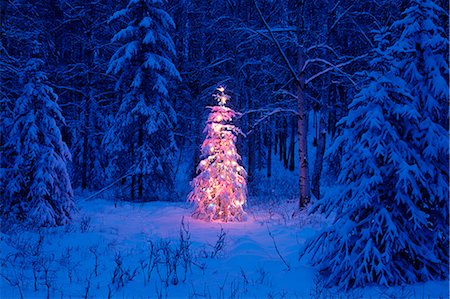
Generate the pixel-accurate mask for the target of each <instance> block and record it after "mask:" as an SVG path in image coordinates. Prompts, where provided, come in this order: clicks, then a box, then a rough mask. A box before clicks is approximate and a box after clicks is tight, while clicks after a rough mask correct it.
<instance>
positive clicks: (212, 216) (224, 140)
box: [188, 87, 247, 222]
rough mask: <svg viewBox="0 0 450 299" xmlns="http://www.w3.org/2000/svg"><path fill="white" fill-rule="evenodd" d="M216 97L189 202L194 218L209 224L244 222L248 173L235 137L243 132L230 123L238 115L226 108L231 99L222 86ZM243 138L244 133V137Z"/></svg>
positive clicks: (207, 124)
mask: <svg viewBox="0 0 450 299" xmlns="http://www.w3.org/2000/svg"><path fill="white" fill-rule="evenodd" d="M217 91H218V92H217V93H216V94H215V95H214V97H215V98H216V100H217V101H218V105H217V106H214V107H209V108H211V113H210V114H209V116H208V120H207V121H206V128H205V130H204V133H206V134H207V135H206V139H205V141H204V142H203V144H202V147H201V153H202V158H203V160H202V161H200V164H199V165H198V168H197V171H198V172H199V174H198V176H197V177H195V178H194V180H193V181H192V182H191V185H192V187H193V188H194V189H193V190H192V192H191V193H190V194H189V197H188V200H189V201H190V202H194V203H195V206H196V209H195V211H194V213H193V216H194V217H196V218H199V219H204V220H208V221H213V220H219V221H225V222H227V221H242V220H244V219H245V212H244V210H243V206H244V204H245V202H246V197H247V182H246V176H247V172H246V171H245V169H244V167H242V166H241V165H239V163H238V161H240V160H241V156H240V155H239V154H238V152H237V150H236V145H235V142H236V137H237V135H238V134H242V131H241V130H240V129H239V128H237V127H235V126H234V125H233V124H231V121H232V120H233V117H235V116H236V115H238V113H236V112H235V111H233V110H232V109H230V108H229V107H226V106H225V104H226V103H227V101H228V99H229V96H228V95H226V94H225V92H224V91H225V90H224V88H223V87H219V88H217ZM242 135H243V134H242Z"/></svg>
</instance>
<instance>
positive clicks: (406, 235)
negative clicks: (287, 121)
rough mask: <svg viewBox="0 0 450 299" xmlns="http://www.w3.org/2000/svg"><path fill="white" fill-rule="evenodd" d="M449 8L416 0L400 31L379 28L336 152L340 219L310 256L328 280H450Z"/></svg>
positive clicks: (329, 205)
mask: <svg viewBox="0 0 450 299" xmlns="http://www.w3.org/2000/svg"><path fill="white" fill-rule="evenodd" d="M440 10H441V9H440V8H439V7H438V6H436V5H435V4H434V3H433V2H432V1H424V0H414V1H412V2H411V5H410V7H409V8H408V9H407V10H406V11H405V12H404V14H403V15H404V18H403V19H402V20H400V21H398V22H396V23H395V24H394V27H393V28H392V29H393V32H388V31H387V30H382V31H380V32H378V34H377V41H378V43H379V47H378V49H377V50H376V54H375V58H374V59H373V60H372V68H373V70H372V71H370V72H367V73H365V75H366V78H367V82H366V85H365V87H364V88H363V89H362V90H361V91H360V92H359V93H358V94H357V96H356V97H355V99H354V100H353V102H352V103H351V105H350V107H349V108H350V111H349V114H348V116H347V117H344V118H343V119H342V121H341V125H342V126H343V131H342V134H341V135H340V136H339V137H338V138H337V139H336V141H335V142H334V145H333V147H332V148H331V150H330V152H331V153H337V152H338V151H339V150H341V149H342V151H343V156H342V160H341V172H340V174H339V178H338V181H339V183H340V184H342V186H343V189H342V190H341V192H340V193H339V194H338V195H337V197H333V198H331V197H328V198H327V199H325V200H324V201H323V202H319V204H320V206H321V207H322V208H323V209H324V210H325V212H326V213H327V214H330V213H333V212H335V213H336V218H335V221H334V223H333V225H332V226H331V227H329V228H328V229H326V230H325V231H324V232H322V233H321V234H320V235H319V236H317V237H316V238H315V239H314V240H313V241H312V242H310V243H309V244H308V245H307V246H306V249H305V252H304V253H303V254H305V253H310V254H311V256H312V261H313V263H314V264H315V265H317V266H318V268H319V271H320V273H321V274H322V275H323V277H324V280H325V283H326V285H327V286H334V285H336V286H339V287H341V288H345V289H348V288H351V287H359V286H365V285H367V284H371V283H377V284H381V285H386V286H392V285H402V284H405V283H415V282H420V281H427V280H436V279H446V278H448V250H449V247H448V235H449V228H448V219H449V218H448V208H449V207H448V191H449V188H448V187H449V184H448V175H449V171H448V163H449V160H448V150H449V146H448V142H449V139H448V131H447V130H446V127H447V124H448V111H447V109H448V107H447V104H448V88H449V87H448V84H447V80H446V78H447V77H448V65H447V62H446V60H445V53H446V52H448V41H447V40H446V39H445V38H444V37H443V35H444V33H443V32H442V31H441V30H440V29H439V28H440V27H439V26H436V24H437V23H438V22H439V19H438V16H437V15H438V14H439V13H440ZM397 33H398V34H399V37H398V38H397V35H396V34H397ZM390 37H391V38H392V40H396V41H395V42H394V43H391V42H390V41H389V38H390Z"/></svg>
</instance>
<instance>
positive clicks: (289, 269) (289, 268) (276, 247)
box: [267, 226, 291, 271]
mask: <svg viewBox="0 0 450 299" xmlns="http://www.w3.org/2000/svg"><path fill="white" fill-rule="evenodd" d="M267 231H268V232H269V236H270V237H271V238H272V241H273V245H274V246H275V250H276V251H277V254H278V256H279V257H280V259H281V260H282V261H283V263H284V264H285V265H286V267H287V270H288V271H291V266H290V265H289V264H288V263H287V262H286V260H285V259H284V258H283V256H282V255H281V253H280V250H278V246H277V242H275V238H274V236H273V235H272V232H271V231H270V229H269V226H267Z"/></svg>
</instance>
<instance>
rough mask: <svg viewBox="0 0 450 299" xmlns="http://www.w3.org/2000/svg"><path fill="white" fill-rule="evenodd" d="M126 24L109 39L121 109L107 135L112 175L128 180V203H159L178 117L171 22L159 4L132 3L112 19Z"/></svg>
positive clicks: (166, 187) (168, 183)
mask: <svg viewBox="0 0 450 299" xmlns="http://www.w3.org/2000/svg"><path fill="white" fill-rule="evenodd" d="M116 19H117V20H120V21H121V22H122V23H124V24H126V25H125V27H124V28H123V29H121V30H120V31H119V32H117V33H116V34H115V36H114V38H113V39H112V41H113V42H115V43H117V44H118V45H119V48H118V50H117V51H116V52H115V54H114V55H113V56H112V58H111V61H110V63H109V69H108V72H110V73H113V74H117V75H119V81H118V84H117V86H118V91H120V92H121V93H122V94H123V96H122V97H121V101H120V106H119V109H118V111H117V113H116V117H115V120H114V123H113V124H112V127H111V129H110V130H109V132H108V133H107V134H106V136H105V139H104V144H105V146H106V149H107V152H108V155H109V160H110V161H109V162H110V167H109V171H110V176H111V177H112V178H116V179H117V178H118V177H121V176H123V175H128V176H129V177H130V184H131V188H130V190H131V191H130V197H131V198H130V199H131V200H134V199H136V196H137V197H138V198H139V199H141V200H142V199H144V194H145V199H147V200H148V199H163V198H167V197H168V196H170V194H171V190H172V188H173V179H174V178H173V161H174V154H175V152H176V150H177V146H176V143H175V138H174V127H175V125H176V121H177V118H176V113H175V111H174V109H173V108H172V106H171V104H170V102H169V101H168V97H169V83H170V80H172V79H179V78H180V77H179V73H178V71H177V69H176V68H175V66H174V64H173V62H172V60H171V57H173V56H174V55H175V47H174V43H173V41H172V38H171V37H170V35H169V30H170V29H171V28H172V27H174V23H173V21H172V18H171V17H170V16H169V14H168V13H167V12H166V11H164V10H163V8H162V1H160V0H130V1H129V3H128V5H127V7H126V8H124V9H122V10H120V11H118V12H116V13H114V15H113V16H112V17H111V21H113V20H116Z"/></svg>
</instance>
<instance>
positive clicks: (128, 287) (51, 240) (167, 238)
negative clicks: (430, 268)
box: [0, 197, 449, 298]
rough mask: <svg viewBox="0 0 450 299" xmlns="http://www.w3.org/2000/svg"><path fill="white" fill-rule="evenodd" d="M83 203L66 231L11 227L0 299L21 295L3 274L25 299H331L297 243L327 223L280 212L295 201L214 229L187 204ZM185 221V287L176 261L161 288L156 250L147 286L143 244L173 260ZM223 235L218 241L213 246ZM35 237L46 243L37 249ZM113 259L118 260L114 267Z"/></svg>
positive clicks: (424, 293)
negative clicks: (155, 265)
mask: <svg viewBox="0 0 450 299" xmlns="http://www.w3.org/2000/svg"><path fill="white" fill-rule="evenodd" d="M83 198H85V197H83ZM83 198H80V197H78V198H77V207H78V208H79V212H78V214H77V217H76V219H74V221H73V223H72V224H71V225H69V226H66V227H59V228H45V229H41V231H40V232H39V231H35V232H30V231H21V230H17V231H15V230H14V229H11V230H10V231H9V232H8V234H2V235H1V249H2V254H1V260H2V269H1V276H2V278H1V280H0V281H1V282H0V293H1V297H2V298H20V293H19V288H18V287H17V286H12V285H11V284H10V283H9V282H8V281H7V280H6V279H4V277H8V278H9V279H10V280H11V281H13V282H14V281H18V282H19V286H20V289H21V291H22V292H23V297H24V298H30V297H32V298H43V297H46V296H47V286H46V282H47V284H48V285H49V286H50V287H49V288H50V297H63V298H68V297H76V298H79V297H84V296H85V295H86V293H87V294H88V297H91V298H107V297H108V293H109V295H110V296H111V298H116V297H120V298H131V297H135V298H155V297H159V295H161V297H163V298H164V297H167V298H202V297H206V298H222V297H223V298H265V297H270V298H283V297H284V298H308V297H316V298H320V297H327V296H328V297H329V296H331V295H333V296H334V295H335V294H336V293H335V292H334V291H333V290H332V289H325V288H323V287H321V285H320V281H319V280H318V278H317V275H316V270H315V269H314V268H313V267H311V266H310V265H309V262H308V260H306V259H302V260H300V261H299V260H298V254H299V249H300V248H301V247H302V245H303V244H305V242H306V241H307V240H308V239H310V238H311V237H312V236H313V235H314V234H315V233H316V232H317V231H318V230H320V229H321V227H324V226H326V225H327V224H328V221H326V220H325V219H323V218H322V217H320V216H318V215H307V214H306V213H302V214H300V215H298V216H297V217H296V218H291V217H290V216H289V213H284V214H283V213H281V211H293V210H294V207H295V206H296V204H297V203H296V202H293V201H291V202H287V203H284V204H282V203H281V202H274V203H273V204H272V205H269V204H260V203H258V198H253V199H250V202H251V203H250V204H249V205H250V206H249V207H247V209H246V210H247V213H248V217H247V221H245V222H240V223H237V222H233V223H219V222H204V221H201V220H197V219H194V218H191V216H190V214H191V212H192V207H190V206H189V205H188V204H186V203H180V202H147V203H140V204H136V203H130V202H117V203H116V206H115V204H114V201H111V200H104V199H100V198H96V199H93V200H88V201H85V200H84V199H83ZM182 221H184V223H185V227H187V228H188V234H189V235H190V240H188V243H190V245H189V250H188V252H187V251H185V252H184V253H183V254H185V253H189V254H188V256H191V259H192V262H193V263H192V264H191V265H190V270H189V269H188V271H187V274H186V280H185V281H184V282H183V280H184V268H183V262H181V261H180V260H179V262H178V263H176V266H177V276H176V278H177V279H174V276H173V275H172V276H171V277H170V279H168V284H167V286H166V284H165V283H164V280H165V278H166V276H165V273H166V272H165V271H166V268H165V265H166V263H165V260H164V259H162V258H163V257H164V255H163V254H162V253H163V252H164V251H163V250H161V251H160V258H161V260H160V263H159V264H158V265H159V266H158V267H159V271H160V274H158V271H157V270H156V268H155V269H154V270H153V272H152V275H151V279H150V281H145V282H144V272H143V271H142V269H141V264H144V263H145V262H147V261H148V260H149V256H150V250H149V246H150V244H153V245H154V246H155V247H159V248H166V249H167V250H168V251H167V253H168V256H170V257H171V258H174V256H175V254H174V253H176V252H177V249H179V248H180V228H181V223H182ZM5 229H6V228H3V230H5ZM222 230H223V232H224V233H225V237H224V239H223V242H220V241H219V240H220V237H219V236H220V234H221V231H222ZM269 231H270V233H271V234H272V235H273V238H274V240H275V244H276V246H277V248H278V250H279V252H280V255H281V256H282V257H283V259H284V260H285V261H286V264H285V263H284V262H283V261H282V259H281V257H280V255H279V254H278V253H277V249H276V248H275V245H274V241H273V240H272V238H271V236H270V235H269ZM39 236H42V237H43V240H42V245H41V247H39V246H38V244H39V242H38V240H39ZM186 236H188V235H187V234H185V240H186ZM150 241H151V242H152V243H150ZM164 244H165V245H164ZM185 244H186V243H185ZM215 248H216V249H217V250H215ZM178 252H179V253H180V252H182V251H178ZM181 255H182V254H181ZM96 256H97V266H95V265H96V262H95V261H96ZM115 260H116V261H117V260H121V262H122V264H121V267H120V268H118V267H117V264H116V262H115ZM202 265H204V270H202V269H201V268H200V266H202ZM33 269H35V270H36V271H35V272H36V273H37V277H38V278H37V291H34V278H33ZM191 271H192V272H191ZM46 273H47V279H45V277H46V275H45V274H46ZM114 273H116V276H117V277H122V278H123V281H122V280H119V279H117V278H116V279H115V281H114V282H113V277H114ZM172 274H173V273H172ZM69 277H71V279H72V282H70V278H69ZM128 280H130V281H128ZM13 284H14V283H13ZM447 286H448V285H447V282H429V283H426V284H417V285H414V286H410V287H398V288H391V289H387V288H378V287H373V288H366V289H356V290H354V291H351V293H347V294H342V295H341V296H343V297H347V296H353V297H361V296H363V297H367V298H379V297H381V296H392V297H393V298H400V297H401V298H405V297H419V298H448V295H449V294H448V288H447ZM87 289H88V291H87ZM405 295H406V296H405Z"/></svg>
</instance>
